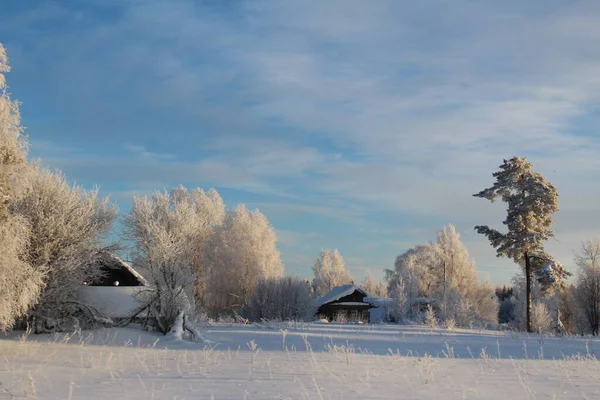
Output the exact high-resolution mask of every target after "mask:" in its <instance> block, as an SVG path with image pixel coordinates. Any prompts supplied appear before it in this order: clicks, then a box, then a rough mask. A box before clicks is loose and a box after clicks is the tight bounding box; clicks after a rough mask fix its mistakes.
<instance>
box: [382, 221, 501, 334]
mask: <svg viewBox="0 0 600 400" xmlns="http://www.w3.org/2000/svg"><path fill="white" fill-rule="evenodd" d="M386 280H387V282H388V291H389V293H390V295H391V296H392V298H393V299H394V304H395V314H396V319H397V320H403V319H406V318H408V319H415V318H417V319H418V318H419V315H420V314H422V313H424V312H425V311H426V309H425V305H431V307H432V310H433V312H434V313H435V314H436V316H437V317H438V318H439V319H440V320H442V321H443V322H445V323H446V322H448V323H451V324H457V325H459V326H471V325H473V324H475V323H477V324H479V325H486V324H495V323H496V322H497V313H498V304H497V301H496V298H495V295H494V290H493V288H492V287H491V285H490V284H489V283H479V282H478V281H477V272H476V270H475V264H474V262H473V261H472V260H471V258H470V255H469V252H468V251H467V249H466V247H465V246H464V244H463V243H462V241H461V240H460V235H459V234H458V232H456V229H455V228H454V226H452V225H450V226H447V227H444V228H443V229H442V230H440V231H439V232H438V234H437V240H436V241H435V242H434V243H428V244H420V245H417V246H415V247H414V248H412V249H409V250H408V251H406V252H405V253H404V254H401V255H400V256H398V257H397V258H396V263H395V267H394V269H393V270H386Z"/></svg>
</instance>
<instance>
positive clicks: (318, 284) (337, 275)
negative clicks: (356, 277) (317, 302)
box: [312, 249, 352, 296]
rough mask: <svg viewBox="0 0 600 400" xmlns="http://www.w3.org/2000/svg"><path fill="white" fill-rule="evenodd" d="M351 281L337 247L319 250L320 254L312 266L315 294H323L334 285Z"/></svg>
mask: <svg viewBox="0 0 600 400" xmlns="http://www.w3.org/2000/svg"><path fill="white" fill-rule="evenodd" d="M351 282H352V276H351V275H350V272H348V270H347V269H346V264H345V263H344V259H343V258H342V255H341V254H340V252H339V251H338V250H337V249H334V250H328V249H324V250H321V255H320V256H319V258H318V259H317V261H316V262H315V265H314V266H313V281H312V284H313V289H314V291H315V294H316V295H317V296H324V295H325V294H326V293H327V292H329V291H330V290H331V289H333V288H334V287H336V286H340V285H346V284H349V283H351Z"/></svg>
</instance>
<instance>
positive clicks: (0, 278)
mask: <svg viewBox="0 0 600 400" xmlns="http://www.w3.org/2000/svg"><path fill="white" fill-rule="evenodd" d="M8 71H10V67H9V66H8V59H7V57H6V52H5V50H4V47H3V46H2V44H0V293H1V294H2V300H1V301H0V332H2V331H6V330H8V329H10V328H12V326H13V325H14V323H15V322H16V321H17V319H19V318H21V317H22V316H24V315H25V314H26V313H27V311H28V310H29V309H30V308H31V307H32V306H33V305H34V304H35V302H36V301H37V299H38V296H39V293H40V291H41V288H42V276H41V274H40V273H39V272H38V271H36V270H34V269H33V268H32V267H31V265H30V264H28V263H27V262H25V261H24V260H23V255H24V254H25V252H26V249H27V248H26V246H27V241H28V239H29V235H30V230H29V228H28V226H27V224H26V221H25V220H24V219H23V218H21V217H19V216H14V215H11V214H10V213H9V207H10V206H11V204H12V203H13V202H14V199H15V196H18V193H16V191H17V190H16V189H18V187H17V185H18V183H17V182H16V181H15V178H16V176H17V175H18V174H19V173H20V172H21V170H22V168H23V166H24V165H25V163H26V161H25V158H26V155H27V142H26V141H25V138H24V137H23V135H22V131H23V128H22V127H21V120H20V115H19V107H18V103H17V102H15V101H12V100H11V99H10V96H9V95H8V93H7V92H6V79H5V77H4V73H5V72H8Z"/></svg>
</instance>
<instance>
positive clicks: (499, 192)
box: [473, 157, 566, 332]
mask: <svg viewBox="0 0 600 400" xmlns="http://www.w3.org/2000/svg"><path fill="white" fill-rule="evenodd" d="M499 168H500V171H498V172H494V174H493V176H494V178H496V182H495V183H494V185H493V186H492V187H490V188H487V189H485V190H482V191H481V192H479V193H476V194H474V195H473V196H475V197H481V198H484V199H488V200H490V201H491V202H493V201H495V200H496V199H497V198H501V199H502V201H504V202H505V203H507V204H508V210H507V217H506V220H505V221H504V224H505V225H506V226H507V228H508V232H507V233H501V232H499V231H497V230H495V229H492V228H490V227H489V226H487V225H479V226H476V227H475V230H476V231H477V232H478V233H481V234H483V235H485V236H487V237H488V239H489V240H490V242H491V244H492V246H493V247H494V248H496V252H497V255H498V257H509V258H512V259H513V260H514V261H515V262H516V263H518V264H520V265H521V266H522V267H524V271H525V277H526V292H527V293H526V302H527V313H526V314H527V331H528V332H532V330H533V327H532V324H531V307H532V297H531V286H532V277H533V274H534V273H535V272H536V271H535V270H536V265H539V266H540V267H541V266H542V264H544V263H546V262H547V261H549V260H551V257H550V256H548V255H547V254H546V253H545V251H544V246H543V243H544V241H546V240H548V239H549V238H551V237H554V233H553V232H552V231H551V230H550V226H552V223H553V221H552V218H551V215H552V214H554V213H555V212H557V211H558V191H557V190H556V188H555V187H554V186H553V185H552V184H551V183H549V182H547V181H546V180H545V179H544V177H543V176H542V175H540V174H539V173H537V172H535V171H533V167H532V165H531V163H529V162H528V161H527V160H526V159H525V158H522V157H513V158H511V159H510V160H508V161H507V160H504V163H503V164H502V165H501V166H500V167H499ZM536 260H542V262H538V263H536V262H535V261H536ZM565 273H566V271H565V270H562V271H561V273H560V274H558V275H556V277H557V278H558V279H564V278H565V277H566V276H564V275H565ZM550 283H555V282H550Z"/></svg>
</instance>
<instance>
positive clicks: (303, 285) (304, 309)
mask: <svg viewBox="0 0 600 400" xmlns="http://www.w3.org/2000/svg"><path fill="white" fill-rule="evenodd" d="M244 311H245V312H244V313H245V315H246V316H247V318H248V319H250V320H252V321H260V320H263V319H267V320H279V321H286V320H287V321H306V320H308V319H310V318H312V317H314V309H313V305H312V298H311V295H310V287H309V283H308V282H307V281H305V280H302V279H300V278H297V277H290V276H286V277H283V278H269V279H263V280H261V281H259V282H258V284H257V285H256V288H255V289H254V292H253V293H252V296H250V300H249V303H248V305H247V306H246V307H245V310H244Z"/></svg>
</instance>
